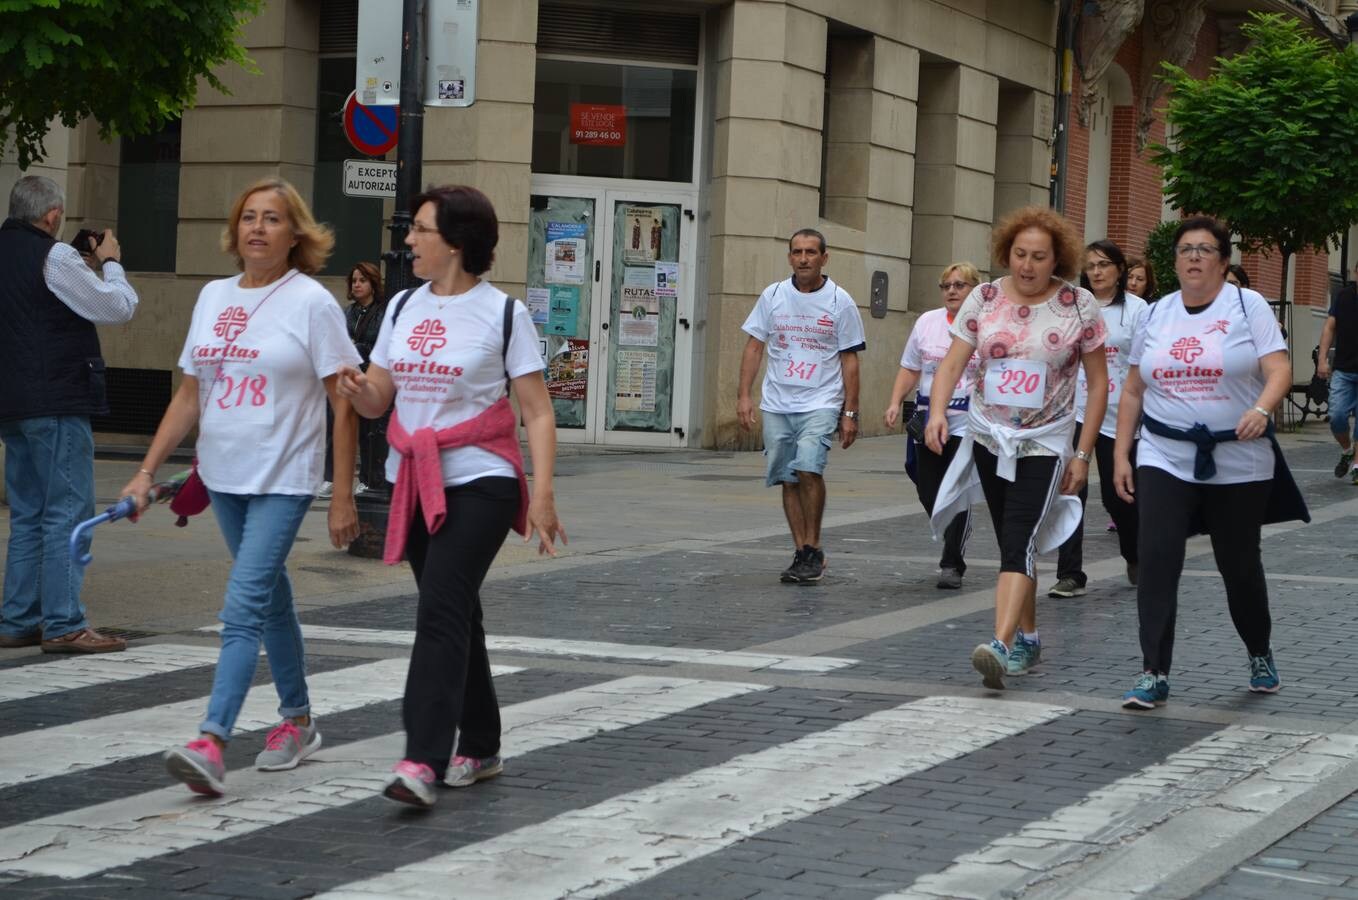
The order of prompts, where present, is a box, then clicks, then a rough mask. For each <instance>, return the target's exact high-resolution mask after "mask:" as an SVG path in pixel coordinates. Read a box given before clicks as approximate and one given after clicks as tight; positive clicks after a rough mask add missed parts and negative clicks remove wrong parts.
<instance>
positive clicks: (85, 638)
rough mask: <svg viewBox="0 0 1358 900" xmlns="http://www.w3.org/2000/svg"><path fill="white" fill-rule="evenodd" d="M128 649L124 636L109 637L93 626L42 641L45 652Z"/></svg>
mask: <svg viewBox="0 0 1358 900" xmlns="http://www.w3.org/2000/svg"><path fill="white" fill-rule="evenodd" d="M126 649H127V641H125V640H123V639H122V638H115V637H107V636H106V635H102V634H100V633H99V632H97V631H95V630H94V629H93V628H85V629H82V630H80V631H72V632H71V633H70V634H63V635H62V636H61V637H59V638H53V639H51V640H50V641H49V640H46V639H44V640H43V642H42V652H43V653H116V652H118V651H119V650H126Z"/></svg>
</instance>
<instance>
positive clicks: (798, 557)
mask: <svg viewBox="0 0 1358 900" xmlns="http://www.w3.org/2000/svg"><path fill="white" fill-rule="evenodd" d="M804 557H805V553H804V551H801V550H798V551H797V552H796V553H793V554H792V565H790V566H788V567H787V568H786V569H784V570H783V571H782V573H781V574H780V575H779V576H778V578H779V580H780V581H782V582H783V584H796V583H797V582H798V581H801V579H800V578H798V577H797V570H798V569H799V568H801V565H802V559H803V558H804Z"/></svg>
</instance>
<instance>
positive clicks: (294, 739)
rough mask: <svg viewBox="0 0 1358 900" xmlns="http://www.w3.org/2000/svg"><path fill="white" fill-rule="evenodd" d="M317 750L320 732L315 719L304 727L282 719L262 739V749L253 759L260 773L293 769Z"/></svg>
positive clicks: (319, 743)
mask: <svg viewBox="0 0 1358 900" xmlns="http://www.w3.org/2000/svg"><path fill="white" fill-rule="evenodd" d="M319 749H321V732H320V729H318V728H317V727H316V720H315V719H312V720H311V722H310V723H308V724H307V725H306V726H305V727H303V726H300V725H298V724H297V723H295V722H293V721H292V720H291V719H284V720H283V721H281V722H279V723H278V724H277V725H275V726H274V727H273V730H272V731H270V732H269V736H268V737H267V738H265V739H264V749H263V750H262V751H260V754H259V755H258V756H256V757H255V768H256V769H259V771H261V772H282V771H283V770H285V769H295V768H297V764H298V763H300V762H301V761H302V760H304V759H306V758H307V757H308V756H310V755H311V754H313V753H315V752H316V751H317V750H319Z"/></svg>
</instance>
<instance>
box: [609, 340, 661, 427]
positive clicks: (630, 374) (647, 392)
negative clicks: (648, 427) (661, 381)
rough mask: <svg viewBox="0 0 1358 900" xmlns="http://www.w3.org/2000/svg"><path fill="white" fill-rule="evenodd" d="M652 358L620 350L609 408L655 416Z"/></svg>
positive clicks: (642, 352) (644, 352)
mask: <svg viewBox="0 0 1358 900" xmlns="http://www.w3.org/2000/svg"><path fill="white" fill-rule="evenodd" d="M655 373H656V354H655V353H654V352H651V351H648V350H620V351H618V355H617V370H616V371H615V372H614V373H613V408H614V409H615V410H617V411H619V412H655Z"/></svg>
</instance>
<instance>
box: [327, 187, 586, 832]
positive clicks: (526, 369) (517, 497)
mask: <svg viewBox="0 0 1358 900" xmlns="http://www.w3.org/2000/svg"><path fill="white" fill-rule="evenodd" d="M413 205H414V207H415V210H416V212H415V221H414V224H413V225H412V227H411V230H410V233H409V235H407V237H406V244H407V246H409V247H410V248H411V250H412V251H413V254H414V260H413V267H414V271H415V275H416V276H417V277H419V278H423V279H426V280H427V282H428V283H427V284H424V285H422V286H421V287H419V288H416V289H414V290H411V291H407V292H405V293H402V294H398V295H396V296H394V297H393V298H392V300H391V302H389V303H388V304H387V313H386V318H385V320H384V321H383V323H382V330H381V332H380V333H379V334H378V337H377V343H376V344H374V346H373V352H372V360H371V364H370V365H369V366H368V370H367V372H366V373H364V372H360V371H358V369H356V368H345V369H343V370H341V373H340V386H339V390H340V393H341V394H343V395H344V396H346V397H349V398H351V399H352V401H353V404H354V408H355V409H357V410H358V411H359V413H360V414H361V415H363V416H366V417H368V418H370V419H371V418H376V417H378V416H380V415H382V414H383V413H384V412H386V410H387V408H388V407H390V406H391V405H392V402H393V400H394V401H395V411H394V412H393V413H392V416H391V422H390V424H389V425H388V430H387V438H388V440H389V441H390V443H391V455H390V456H388V457H387V477H388V479H389V480H390V481H392V482H394V483H395V487H394V489H393V491H392V505H391V515H390V518H389V520H388V524H387V548H386V553H385V555H384V558H385V560H386V561H387V562H388V563H396V562H399V561H400V559H401V557H402V555H403V554H404V555H405V556H406V557H407V558H408V559H409V560H410V568H411V569H412V570H413V571H414V573H415V583H416V585H417V586H418V587H419V608H418V610H417V612H416V616H415V647H414V650H413V651H412V652H411V656H410V672H409V675H408V676H407V678H406V692H405V700H404V705H403V708H402V719H403V721H404V724H405V730H406V749H405V756H404V758H403V759H402V760H401V761H400V762H398V763H397V764H396V765H395V767H394V768H393V770H392V774H391V776H390V777H389V778H388V780H387V784H386V787H385V789H384V791H383V793H384V794H385V795H386V796H387V797H389V798H391V799H392V800H396V801H398V802H401V803H409V804H412V805H415V806H422V807H428V806H432V805H433V804H434V798H435V794H436V787H435V785H436V783H438V782H442V783H443V784H445V785H449V786H451V787H466V786H469V785H472V784H475V783H476V782H478V781H481V780H484V779H486V778H492V777H494V776H496V775H498V774H500V771H501V769H502V763H501V760H500V756H499V753H500V711H499V706H498V704H497V702H496V699H495V688H494V686H493V685H492V683H491V673H490V660H489V658H488V657H487V655H486V632H485V629H484V628H483V626H482V613H481V598H480V587H481V581H482V580H483V579H484V578H485V577H486V571H487V570H488V569H489V568H490V565H491V563H492V562H493V561H494V559H495V554H496V553H497V552H499V549H500V546H501V545H502V544H503V543H504V540H505V536H506V534H507V533H508V532H509V529H510V527H511V526H512V527H513V528H514V530H515V531H518V532H519V533H520V534H522V535H523V536H524V540H525V541H527V540H529V539H530V538H531V536H532V535H533V534H534V533H535V532H536V534H537V535H538V538H539V545H538V551H539V552H540V553H551V554H555V549H554V542H555V541H556V539H557V538H560V539H561V541H562V542H563V543H564V542H565V540H566V532H565V531H564V530H563V529H562V527H561V524H560V522H559V521H558V520H557V516H556V504H555V500H554V497H553V494H552V470H553V466H554V463H555V455H556V419H555V417H554V416H553V414H552V401H551V398H550V397H549V396H548V394H547V385H546V383H545V382H544V381H543V378H542V370H543V369H544V368H545V364H544V363H543V360H542V356H541V354H540V352H539V350H538V342H537V332H536V331H535V330H534V328H533V322H532V318H531V317H530V316H529V314H528V310H527V308H526V307H525V306H524V305H523V304H522V303H520V302H519V301H517V300H511V299H510V298H508V297H506V296H505V294H504V292H503V291H500V290H499V289H497V288H495V287H494V286H493V285H491V284H490V283H489V282H487V281H484V280H482V278H481V276H482V275H483V274H485V272H486V271H487V270H488V269H489V268H490V265H491V262H492V260H493V258H494V254H495V245H496V243H497V241H498V238H499V222H498V220H497V219H496V216H495V208H494V207H493V206H491V203H490V200H488V199H487V198H486V195H485V194H483V193H481V192H480V191H478V190H476V189H475V188H471V187H465V186H460V187H440V188H431V189H430V190H428V191H426V192H425V193H423V194H421V195H420V196H419V197H417V198H415V202H414V204H413ZM511 386H512V388H513V391H514V395H515V397H516V398H517V399H518V401H519V409H520V412H521V414H522V416H523V422H524V427H525V430H526V431H527V434H528V448H529V452H530V453H531V454H532V457H533V489H532V495H531V499H530V497H529V492H528V487H527V482H526V479H525V477H524V472H523V460H522V457H521V455H520V451H519V439H518V427H517V426H518V422H517V419H516V418H515V415H514V410H513V408H512V407H511V406H510V404H509V395H508V391H509V389H510V387H511ZM455 739H456V746H454V740H455Z"/></svg>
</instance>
